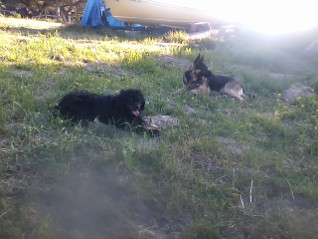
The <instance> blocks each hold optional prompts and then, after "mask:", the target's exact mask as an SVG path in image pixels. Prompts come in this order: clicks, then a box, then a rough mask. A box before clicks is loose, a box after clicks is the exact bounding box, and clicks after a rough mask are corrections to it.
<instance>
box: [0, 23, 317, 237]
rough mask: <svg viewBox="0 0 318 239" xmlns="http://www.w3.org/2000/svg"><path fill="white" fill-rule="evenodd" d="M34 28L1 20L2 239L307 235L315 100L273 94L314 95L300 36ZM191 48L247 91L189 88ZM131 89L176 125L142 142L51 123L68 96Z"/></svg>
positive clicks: (312, 211)
mask: <svg viewBox="0 0 318 239" xmlns="http://www.w3.org/2000/svg"><path fill="white" fill-rule="evenodd" d="M39 23H40V22H36V21H29V20H26V19H14V18H0V43H1V44H0V61H1V69H0V95H1V100H0V142H1V144H0V145H1V147H0V158H1V162H0V178H1V183H0V238H10V239H11V238H12V239H15V238H125V239H126V238H168V237H169V238H189V239H190V238H191V239H192V238H197V239H204V238H316V235H317V233H318V232H317V223H318V221H317V220H318V219H317V218H318V210H317V206H318V205H317V202H318V187H317V186H318V185H317V169H318V167H317V153H318V119H317V117H318V98H317V96H316V95H315V96H313V97H299V98H297V99H296V100H295V101H294V102H291V103H287V102H284V101H283V100H282V99H281V94H282V92H283V90H285V89H287V88H288V87H289V86H290V85H291V84H292V83H294V82H300V83H304V84H306V85H308V86H311V87H312V88H314V89H317V85H318V83H317V82H318V81H317V79H318V72H317V70H316V65H315V64H314V63H315V62H317V59H313V58H312V56H308V57H307V56H306V55H304V54H303V52H302V47H303V45H305V42H306V41H308V39H306V38H305V39H304V41H303V42H301V43H299V41H300V40H299V39H297V42H295V43H294V45H293V43H289V44H288V46H284V47H282V44H281V43H280V44H275V43H274V42H273V41H266V40H263V39H262V40H260V39H259V38H256V37H253V36H240V37H238V38H235V39H232V40H231V39H230V40H228V41H219V40H218V39H208V40H205V41H201V42H195V43H194V44H192V43H191V42H188V41H187V40H186V39H185V38H184V33H178V32H169V33H167V34H166V35H152V34H146V33H141V34H130V33H127V32H116V31H113V30H109V29H100V30H96V29H95V30H94V29H89V28H82V27H80V26H76V25H72V26H68V27H64V26H62V25H59V24H54V23H42V24H39ZM43 24H48V25H43ZM166 41H169V42H173V43H179V44H181V45H169V46H165V47H162V46H159V45H158V44H156V43H158V42H166ZM200 44H201V45H200ZM291 49H292V50H291ZM198 53H202V54H204V55H205V59H206V62H207V64H208V65H209V67H210V68H211V69H212V70H213V71H214V72H217V73H221V74H226V75H234V76H236V77H238V78H240V79H241V83H242V85H243V86H244V88H245V90H246V92H247V93H248V95H249V96H250V98H249V99H248V100H247V101H246V102H244V103H239V102H237V101H235V100H233V99H231V98H227V97H223V96H205V95H203V96H194V95H190V94H189V93H188V92H186V90H185V89H184V87H183V85H182V75H183V72H184V71H185V70H187V69H188V67H189V66H190V65H191V63H192V61H193V60H194V59H195V57H196V56H197V55H198ZM129 87H134V88H138V89H141V90H142V91H143V93H144V94H145V97H146V99H147V104H146V109H145V112H144V115H159V114H167V115H170V116H173V117H176V118H178V120H179V122H180V123H179V126H178V127H167V128H166V129H164V130H163V132H162V135H161V137H160V138H159V139H149V138H147V137H141V136H138V135H135V134H134V133H131V132H124V131H122V130H118V129H116V128H114V127H112V126H107V127H105V126H102V125H100V124H93V125H91V126H90V127H89V128H88V129H83V128H81V127H74V128H68V127H66V126H65V124H63V122H61V121H60V120H57V119H54V118H53V117H52V114H51V110H52V107H53V106H54V105H55V104H56V103H57V101H58V100H59V99H60V97H62V96H63V95H64V94H65V93H67V92H69V91H71V90H89V91H92V92H96V93H105V94H108V93H116V92H119V91H120V90H121V89H123V88H129ZM180 88H182V90H181V91H178V90H179V89H180ZM189 112H190V113H189ZM191 112H192V113H191ZM106 235H107V236H106Z"/></svg>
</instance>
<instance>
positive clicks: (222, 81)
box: [183, 54, 245, 101]
mask: <svg viewBox="0 0 318 239" xmlns="http://www.w3.org/2000/svg"><path fill="white" fill-rule="evenodd" d="M203 60H204V56H202V57H201V55H200V54H199V55H198V57H197V58H196V59H195V61H194V63H193V65H192V66H191V67H190V69H189V70H187V71H186V72H185V73H184V75H183V83H184V84H185V85H186V86H187V88H188V90H189V91H190V92H192V93H195V94H208V93H210V92H211V91H216V92H219V93H221V94H226V95H229V96H232V97H234V98H236V99H238V100H239V101H243V100H244V98H245V95H244V93H243V89H242V87H241V86H240V85H239V83H238V82H237V80H235V79H233V78H231V77H228V76H222V75H215V74H213V73H212V71H210V70H209V69H208V67H207V66H206V65H205V63H204V62H203Z"/></svg>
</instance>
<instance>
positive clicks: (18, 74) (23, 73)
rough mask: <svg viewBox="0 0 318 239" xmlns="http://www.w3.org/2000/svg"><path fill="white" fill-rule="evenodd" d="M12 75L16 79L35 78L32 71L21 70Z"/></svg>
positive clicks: (15, 70)
mask: <svg viewBox="0 0 318 239" xmlns="http://www.w3.org/2000/svg"><path fill="white" fill-rule="evenodd" d="M12 75H13V76H15V77H32V76H33V74H32V72H31V71H27V70H21V69H14V70H13V71H12Z"/></svg>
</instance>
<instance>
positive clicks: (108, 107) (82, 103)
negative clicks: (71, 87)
mask: <svg viewBox="0 0 318 239" xmlns="http://www.w3.org/2000/svg"><path fill="white" fill-rule="evenodd" d="M144 108H145V98H144V96H143V94H142V93H141V92H140V91H139V90H136V89H128V90H122V91H120V93H119V94H117V95H98V94H94V93H90V92H71V93H68V94H67V95H65V96H64V97H63V98H62V99H61V100H60V102H59V103H58V105H57V106H56V107H55V112H56V113H57V114H58V115H60V117H61V118H63V119H69V120H70V121H71V123H72V125H75V124H78V123H82V124H83V125H84V126H87V125H88V122H89V121H94V120H95V119H98V120H99V121H100V122H102V123H104V124H114V125H115V126H116V127H118V128H122V129H123V128H132V129H133V130H134V131H136V132H137V133H143V132H146V133H147V134H148V135H150V136H158V135H159V134H160V130H159V129H158V128H157V127H155V126H149V125H147V123H146V122H145V121H144V120H143V119H142V117H141V115H140V114H141V112H142V111H143V110H144Z"/></svg>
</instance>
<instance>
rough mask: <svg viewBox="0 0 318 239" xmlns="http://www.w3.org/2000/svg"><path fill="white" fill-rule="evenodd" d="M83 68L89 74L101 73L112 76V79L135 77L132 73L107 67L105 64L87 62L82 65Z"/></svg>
mask: <svg viewBox="0 0 318 239" xmlns="http://www.w3.org/2000/svg"><path fill="white" fill-rule="evenodd" d="M84 68H85V69H86V70H88V71H91V72H103V73H107V74H109V75H111V76H112V78H114V79H122V78H125V77H135V75H134V73H133V72H132V71H129V70H127V69H123V68H122V67H120V66H116V65H109V64H107V63H105V62H89V63H84Z"/></svg>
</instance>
